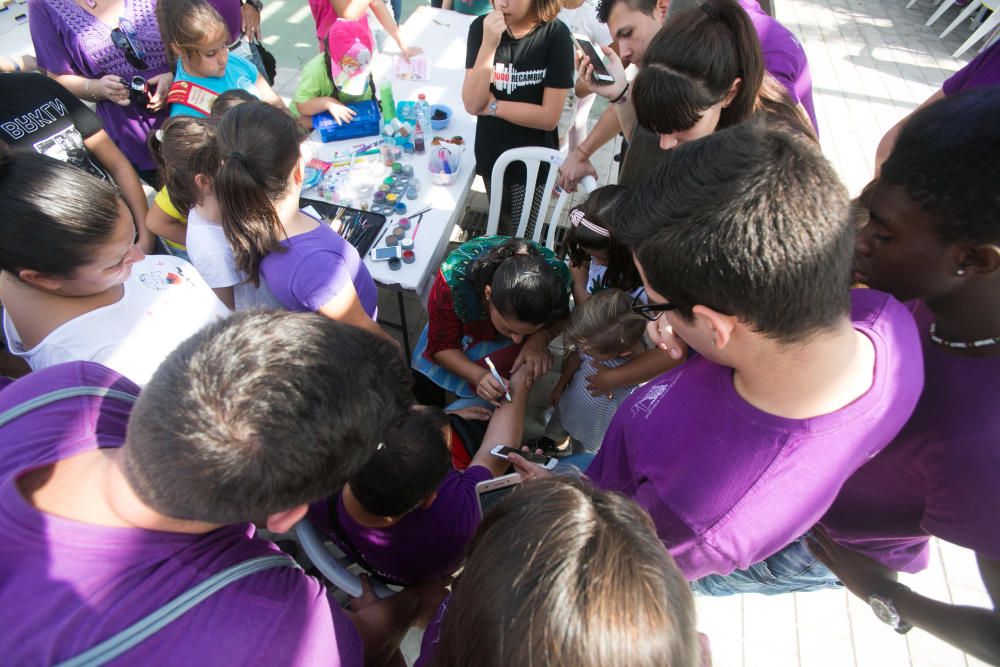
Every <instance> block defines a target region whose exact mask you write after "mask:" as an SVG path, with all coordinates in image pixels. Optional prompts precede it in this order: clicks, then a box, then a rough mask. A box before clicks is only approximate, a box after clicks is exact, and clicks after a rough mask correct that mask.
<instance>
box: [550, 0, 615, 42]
mask: <svg viewBox="0 0 1000 667" xmlns="http://www.w3.org/2000/svg"><path fill="white" fill-rule="evenodd" d="M558 18H559V19H561V20H562V22H563V23H565V24H566V25H568V26H569V29H570V32H573V33H577V34H580V35H586V36H587V37H588V38H590V41H592V42H593V43H594V44H603V45H604V46H607V45H609V44H611V41H612V40H611V31H610V30H608V26H607V24H605V23H601V22H600V21H598V20H597V7H596V6H594V3H592V2H590V0H583V4H582V5H580V6H579V7H577V8H576V9H567V8H566V7H563V8H562V9H560V10H559V16H558Z"/></svg>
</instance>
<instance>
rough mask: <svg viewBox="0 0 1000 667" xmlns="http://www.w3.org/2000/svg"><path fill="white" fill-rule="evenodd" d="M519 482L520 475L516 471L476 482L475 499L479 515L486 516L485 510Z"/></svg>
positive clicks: (487, 510) (491, 507) (501, 498)
mask: <svg viewBox="0 0 1000 667" xmlns="http://www.w3.org/2000/svg"><path fill="white" fill-rule="evenodd" d="M520 484H521V476H520V475H518V474H517V473H516V472H512V473H511V474H509V475H504V476H503V477H497V478H495V479H485V480H483V481H482V482H479V483H478V484H476V500H478V501H479V514H480V516H486V513H487V512H489V511H490V510H491V509H493V507H494V506H496V504H497V503H499V502H500V501H501V500H503V499H504V498H506V497H507V496H509V495H510V493H511V491H513V490H514V489H516V488H517V487H518V486H519V485H520Z"/></svg>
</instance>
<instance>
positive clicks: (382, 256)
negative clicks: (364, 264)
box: [370, 245, 403, 262]
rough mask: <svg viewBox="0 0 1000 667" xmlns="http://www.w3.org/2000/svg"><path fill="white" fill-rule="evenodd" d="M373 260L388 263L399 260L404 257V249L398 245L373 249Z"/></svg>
mask: <svg viewBox="0 0 1000 667" xmlns="http://www.w3.org/2000/svg"><path fill="white" fill-rule="evenodd" d="M370 254H371V258H372V261H373V262H387V261H389V260H390V259H393V258H395V259H399V258H400V257H402V256H403V249H402V248H400V247H399V246H398V245H394V246H386V247H383V248H372V251H371V253H370Z"/></svg>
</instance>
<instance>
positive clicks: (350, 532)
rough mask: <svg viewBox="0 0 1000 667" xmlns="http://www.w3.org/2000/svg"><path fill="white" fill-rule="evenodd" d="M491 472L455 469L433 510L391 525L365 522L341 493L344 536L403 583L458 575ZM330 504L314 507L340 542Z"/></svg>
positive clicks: (382, 570) (321, 525)
mask: <svg viewBox="0 0 1000 667" xmlns="http://www.w3.org/2000/svg"><path fill="white" fill-rule="evenodd" d="M491 477H492V475H491V474H490V471H489V470H487V469H486V468H484V467H482V466H478V465H476V466H470V467H469V468H467V469H466V470H465V472H464V473H461V472H457V471H455V470H450V471H449V472H448V474H447V475H446V476H445V478H444V481H443V482H441V484H440V486H438V495H437V498H435V499H434V502H433V503H432V504H431V506H430V507H428V508H427V509H421V508H419V507H418V508H417V509H415V510H413V511H412V512H410V513H408V514H407V515H406V516H404V517H403V518H402V519H400V520H399V522H397V523H395V524H393V525H391V526H388V527H386V528H367V527H365V526H362V525H361V524H359V523H358V522H356V521H355V520H354V519H352V518H351V515H350V514H348V513H347V510H346V509H344V501H343V499H342V498H341V497H340V496H338V497H337V518H338V519H339V521H340V527H341V529H342V530H343V535H344V538H345V539H346V540H347V541H348V543H349V544H350V546H351V547H353V548H354V550H355V551H357V552H358V553H360V554H361V556H362V557H363V558H364V560H365V562H366V563H367V564H368V566H369V567H371V568H372V569H373V570H374V571H375V574H378V575H380V576H383V577H385V578H386V579H388V580H390V581H393V582H399V583H403V584H413V583H420V582H424V581H433V580H435V579H440V578H441V577H444V576H447V575H449V574H452V573H453V572H455V570H457V569H458V568H459V566H460V565H461V564H462V561H463V560H464V559H465V550H466V548H467V547H468V546H469V542H470V541H471V540H472V536H473V535H475V533H476V528H478V527H479V520H480V516H479V502H478V500H477V499H476V484H478V483H479V482H482V481H483V480H487V479H490V478H491ZM328 507H329V506H328V504H327V503H326V502H322V503H316V504H314V505H313V506H312V508H310V516H311V517H312V519H313V520H314V521H315V522H316V525H317V527H318V528H319V529H320V530H322V531H323V532H325V533H327V534H328V535H329V536H330V537H331V538H333V539H334V542H338V543H339V542H340V539H339V538H338V537H337V535H336V533H335V531H334V530H333V529H332V528H331V527H330V518H329V509H328Z"/></svg>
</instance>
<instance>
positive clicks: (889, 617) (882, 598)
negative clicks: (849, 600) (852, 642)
mask: <svg viewBox="0 0 1000 667" xmlns="http://www.w3.org/2000/svg"><path fill="white" fill-rule="evenodd" d="M909 590H910V589H909V588H908V587H906V586H904V585H903V584H900V583H898V582H897V583H896V585H895V586H894V587H893V589H892V591H893V592H894V593H895V592H899V591H909ZM868 606H870V607H871V608H872V611H873V612H875V616H876V617H877V618H878V620H880V621H882V622H883V623H885V624H886V625H888V626H890V627H891V628H892V629H893V630H895V631H896V632H898V633H899V634H901V635H905V634H906V633H907V632H909V631H910V630H912V629H913V626H912V625H911V624H909V623H907V622H906V621H904V620H903V619H902V618H900V617H899V612H898V611H896V605H895V604H894V603H893V601H892V598H891V597H889V596H888V595H879V594H878V593H872V594H871V595H869V596H868Z"/></svg>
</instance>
